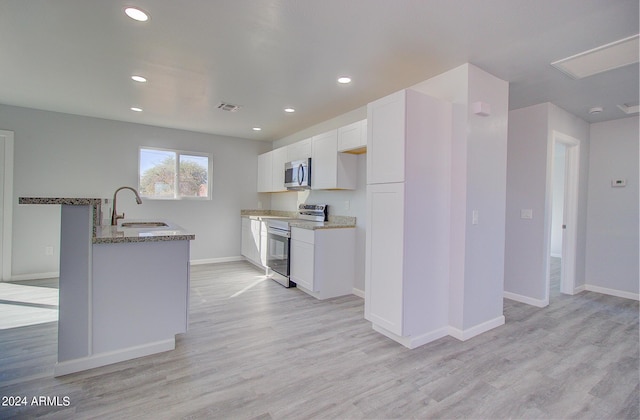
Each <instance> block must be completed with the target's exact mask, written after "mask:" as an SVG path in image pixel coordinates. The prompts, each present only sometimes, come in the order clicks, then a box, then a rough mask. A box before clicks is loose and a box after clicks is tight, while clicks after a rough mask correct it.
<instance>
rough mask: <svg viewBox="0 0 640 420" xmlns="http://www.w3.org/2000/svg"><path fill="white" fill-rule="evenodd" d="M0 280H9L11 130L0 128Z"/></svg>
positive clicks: (11, 197) (11, 193)
mask: <svg viewBox="0 0 640 420" xmlns="http://www.w3.org/2000/svg"><path fill="white" fill-rule="evenodd" d="M0 162H2V167H0V280H2V281H9V280H11V228H12V224H11V220H12V214H13V131H4V130H0Z"/></svg>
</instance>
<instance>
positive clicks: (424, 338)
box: [372, 324, 448, 349]
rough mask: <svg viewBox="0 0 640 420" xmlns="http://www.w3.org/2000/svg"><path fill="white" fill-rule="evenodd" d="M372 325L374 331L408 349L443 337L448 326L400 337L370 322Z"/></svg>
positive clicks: (446, 332)
mask: <svg viewBox="0 0 640 420" xmlns="http://www.w3.org/2000/svg"><path fill="white" fill-rule="evenodd" d="M372 327H373V329H374V331H377V332H379V333H380V334H382V335H384V336H385V337H388V338H390V339H392V340H393V341H396V342H398V343H400V344H402V345H403V346H405V347H406V348H408V349H415V348H416V347H420V346H422V345H424V344H427V343H430V342H432V341H435V340H437V339H439V338H442V337H445V336H447V334H448V327H442V328H439V329H437V330H435V331H431V332H429V333H426V334H422V335H418V336H414V337H402V336H399V335H396V334H394V333H392V332H391V331H388V330H386V329H384V328H382V327H380V326H378V325H375V324H372Z"/></svg>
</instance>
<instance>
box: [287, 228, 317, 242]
mask: <svg viewBox="0 0 640 420" xmlns="http://www.w3.org/2000/svg"><path fill="white" fill-rule="evenodd" d="M291 239H292V240H295V241H300V242H306V243H308V244H313V243H315V234H314V232H313V230H311V229H301V228H296V227H292V228H291Z"/></svg>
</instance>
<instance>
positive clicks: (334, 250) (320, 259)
mask: <svg viewBox="0 0 640 420" xmlns="http://www.w3.org/2000/svg"><path fill="white" fill-rule="evenodd" d="M289 257H290V259H291V273H290V274H291V281H293V282H294V283H296V285H297V286H298V288H299V289H300V290H302V291H304V292H306V293H308V294H310V295H311V296H313V297H315V298H316V299H328V298H332V297H336V296H344V295H349V294H351V293H353V277H354V275H355V267H354V260H355V228H341V229H316V230H310V229H300V228H296V227H292V228H291V252H290V255H289Z"/></svg>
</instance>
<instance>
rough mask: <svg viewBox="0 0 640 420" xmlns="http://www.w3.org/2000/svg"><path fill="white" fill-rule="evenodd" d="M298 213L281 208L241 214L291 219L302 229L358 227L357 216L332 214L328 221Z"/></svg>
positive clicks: (257, 217)
mask: <svg viewBox="0 0 640 420" xmlns="http://www.w3.org/2000/svg"><path fill="white" fill-rule="evenodd" d="M297 215H298V213H297V212H295V211H292V212H289V211H279V210H241V211H240V216H242V217H248V218H256V219H274V218H279V219H290V221H289V226H290V227H295V228H300V229H310V230H316V229H344V228H354V227H356V218H355V217H352V216H332V215H329V217H328V218H329V220H328V221H326V222H312V221H309V220H302V219H298V218H297Z"/></svg>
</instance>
